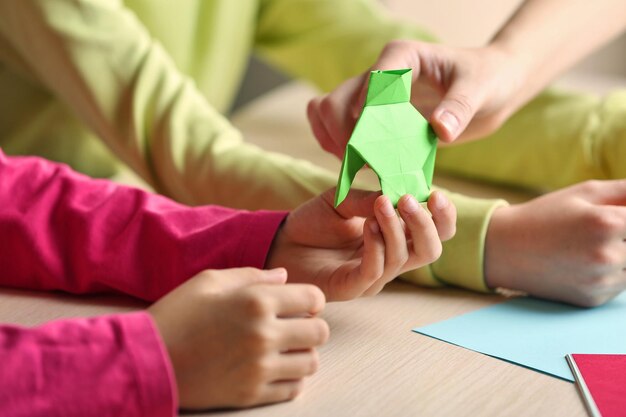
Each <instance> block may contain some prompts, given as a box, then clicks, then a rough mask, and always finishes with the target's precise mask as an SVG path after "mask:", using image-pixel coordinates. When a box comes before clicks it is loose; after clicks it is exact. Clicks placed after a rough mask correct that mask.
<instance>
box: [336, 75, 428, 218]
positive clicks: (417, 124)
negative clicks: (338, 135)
mask: <svg viewBox="0 0 626 417" xmlns="http://www.w3.org/2000/svg"><path fill="white" fill-rule="evenodd" d="M411 72H412V70H411V69H400V70H389V71H372V72H371V74H370V80H369V87H368V89H367V98H366V99H365V105H364V107H363V112H362V113H361V116H360V117H359V120H358V121H357V123H356V126H355V128H354V131H353V132H352V136H351V137H350V140H349V141H348V144H347V146H346V153H345V155H344V157H343V163H342V165H341V173H340V174H339V181H338V183H337V192H336V194H335V207H337V206H338V205H339V204H341V202H342V201H343V200H344V199H345V198H346V196H347V195H348V191H349V190H350V186H351V185H352V181H353V180H354V177H355V176H356V173H357V172H358V171H359V170H360V169H361V168H363V166H364V165H365V164H368V165H369V166H370V168H371V169H372V170H374V172H375V173H376V175H377V176H378V179H379V181H380V186H381V188H382V191H383V194H385V195H386V196H388V197H389V199H390V200H391V202H392V203H393V205H394V207H396V206H397V204H398V200H399V199H400V197H402V196H403V195H405V194H411V195H413V196H414V197H415V198H416V199H417V200H418V201H421V202H423V201H426V200H428V196H429V195H430V188H431V186H432V180H433V171H434V168H435V154H436V152H437V136H436V135H435V132H434V131H433V130H432V128H431V127H430V125H429V124H428V122H427V121H426V119H424V117H422V115H421V114H420V113H419V112H418V111H417V110H416V109H415V107H413V105H412V104H411Z"/></svg>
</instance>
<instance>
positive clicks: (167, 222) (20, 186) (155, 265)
mask: <svg viewBox="0 0 626 417" xmlns="http://www.w3.org/2000/svg"><path fill="white" fill-rule="evenodd" d="M285 215H286V213H283V212H267V211H259V212H247V211H241V210H232V209H227V208H222V207H212V206H205V207H195V208H190V207H186V206H182V205H179V204H176V203H174V202H172V201H170V200H168V199H166V198H164V197H161V196H158V195H154V194H150V193H146V192H144V191H140V190H136V189H133V188H129V187H123V186H119V185H115V184H113V183H111V182H108V181H98V180H93V179H89V178H87V177H84V176H82V175H79V174H77V173H74V172H73V171H71V170H70V169H69V168H67V167H66V166H63V165H59V164H54V163H51V162H48V161H45V160H42V159H38V158H30V157H21V158H7V157H5V155H4V154H3V153H2V151H1V150H0V286H12V287H17V288H28V289H37V290H64V291H68V292H73V293H86V292H98V291H117V292H122V293H126V294H129V295H132V296H135V297H138V298H142V299H144V300H148V301H153V300H156V299H158V298H159V297H161V296H162V295H163V294H165V293H167V292H168V291H170V290H172V289H173V288H174V287H176V286H178V285H179V284H180V283H182V282H183V281H185V280H186V279H189V278H190V277H192V276H193V275H194V274H196V273H197V272H199V271H201V270H203V269H210V268H230V267H239V266H253V267H257V268H262V267H263V266H264V264H265V258H266V256H267V252H268V250H269V247H270V245H271V242H272V240H273V238H274V235H275V233H276V230H277V229H278V227H279V225H280V223H281V222H282V220H283V219H284V217H285ZM0 359H1V360H0V415H1V416H10V417H18V416H67V417H73V416H81V417H90V416H125V417H135V416H154V417H161V416H171V415H173V414H174V413H175V411H174V410H175V407H176V404H177V400H176V393H175V381H174V378H173V374H172V371H171V365H170V363H169V359H168V357H167V353H166V351H165V348H164V347H163V345H162V342H161V341H160V339H159V336H158V332H157V330H156V328H155V327H154V325H153V323H152V320H151V318H150V317H149V315H148V314H147V313H134V314H123V315H113V316H105V317H99V318H92V319H74V320H63V321H57V322H52V323H48V324H46V325H43V326H41V327H38V328H34V329H25V328H21V327H15V326H8V325H7V326H0Z"/></svg>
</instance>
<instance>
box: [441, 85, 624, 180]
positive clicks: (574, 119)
mask: <svg viewBox="0 0 626 417" xmlns="http://www.w3.org/2000/svg"><path fill="white" fill-rule="evenodd" d="M625 143H626V91H619V92H614V93H612V94H610V95H608V96H607V97H605V98H602V99H600V98H598V97H596V96H594V95H589V94H581V93H566V92H559V91H548V92H545V93H543V94H541V95H540V96H539V97H537V98H536V99H534V100H533V101H531V102H530V103H529V104H527V105H526V106H525V107H523V108H522V109H521V110H520V111H518V112H517V113H516V114H515V115H513V116H512V117H511V118H510V119H509V120H508V121H507V122H506V123H505V124H504V125H503V126H502V128H500V129H499V130H498V131H497V132H496V133H494V134H493V135H491V136H488V137H487V138H484V139H481V140H478V141H475V142H469V143H464V144H459V145H454V146H449V147H442V148H440V149H439V150H438V154H437V158H438V159H437V169H438V170H440V171H443V172H449V173H453V174H456V175H461V176H465V177H469V178H474V179H480V180H486V181H491V182H496V183H501V184H506V185H515V186H520V187H525V188H529V189H533V190H538V191H544V190H552V189H556V188H560V187H563V186H567V185H571V184H574V183H578V182H580V181H584V180H587V179H591V178H596V179H607V178H624V177H626V168H624V166H625V165H624V163H623V160H624V157H625V156H626V145H625Z"/></svg>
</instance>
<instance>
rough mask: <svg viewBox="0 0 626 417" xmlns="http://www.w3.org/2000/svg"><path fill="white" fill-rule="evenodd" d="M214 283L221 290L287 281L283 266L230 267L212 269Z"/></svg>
mask: <svg viewBox="0 0 626 417" xmlns="http://www.w3.org/2000/svg"><path fill="white" fill-rule="evenodd" d="M213 272H214V273H215V274H214V275H213V276H214V277H215V278H216V279H215V281H214V282H215V283H216V284H217V285H218V286H219V288H220V289H221V290H222V291H225V290H235V289H238V288H241V287H247V286H249V285H254V284H284V283H285V282H287V270H286V269H285V268H274V269H257V268H232V269H223V270H219V271H213Z"/></svg>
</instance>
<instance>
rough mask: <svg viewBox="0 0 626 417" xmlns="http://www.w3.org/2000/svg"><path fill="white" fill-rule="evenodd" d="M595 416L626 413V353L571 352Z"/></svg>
mask: <svg viewBox="0 0 626 417" xmlns="http://www.w3.org/2000/svg"><path fill="white" fill-rule="evenodd" d="M566 358H567V362H568V363H569V366H570V368H572V373H573V374H574V377H575V378H576V382H577V383H578V387H579V389H580V392H581V393H582V396H583V398H584V400H585V404H586V406H587V409H588V410H589V413H590V414H591V415H592V416H593V417H600V416H602V417H618V416H619V417H626V355H583V354H571V355H567V356H566Z"/></svg>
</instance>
